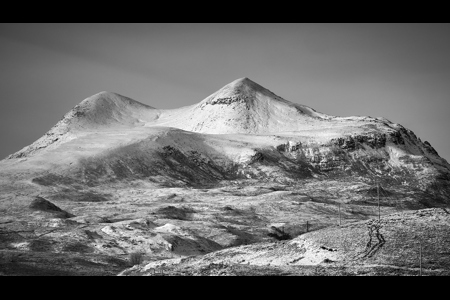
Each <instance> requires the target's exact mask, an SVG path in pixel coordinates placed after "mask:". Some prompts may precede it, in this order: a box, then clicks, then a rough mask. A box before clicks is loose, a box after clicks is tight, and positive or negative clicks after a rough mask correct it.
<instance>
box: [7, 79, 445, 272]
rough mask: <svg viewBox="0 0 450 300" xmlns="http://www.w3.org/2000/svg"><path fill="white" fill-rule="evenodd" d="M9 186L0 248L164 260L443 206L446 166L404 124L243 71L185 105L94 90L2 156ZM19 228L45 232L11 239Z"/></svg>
mask: <svg viewBox="0 0 450 300" xmlns="http://www.w3.org/2000/svg"><path fill="white" fill-rule="evenodd" d="M0 188H1V191H2V192H1V194H0V211H2V212H4V215H5V217H1V218H0V224H7V225H5V226H6V227H5V228H7V231H6V232H5V233H4V234H1V235H0V250H1V249H4V251H13V252H14V251H19V252H20V251H34V250H33V249H38V250H39V249H40V250H39V251H41V250H42V249H44V250H45V249H46V250H45V251H47V252H48V253H66V252H68V251H69V252H70V251H71V253H76V254H74V256H73V259H74V264H76V263H75V261H76V260H77V259H79V258H80V257H79V255H81V256H82V257H87V256H86V255H88V253H90V254H89V255H91V254H92V255H94V256H95V255H112V256H113V257H115V258H123V257H124V256H125V255H127V254H129V253H132V252H135V251H140V252H141V253H144V254H145V255H146V259H148V260H158V259H167V258H177V257H184V256H186V255H190V254H192V253H194V254H195V255H201V254H202V253H208V252H215V251H218V250H220V249H223V248H229V247H235V246H239V245H243V244H254V243H262V242H269V243H270V242H273V241H277V240H282V239H293V238H295V237H297V236H299V235H302V234H304V233H305V223H306V222H309V223H308V224H309V225H306V226H310V227H309V230H319V231H320V230H321V228H327V227H329V226H331V225H334V224H336V222H338V220H339V221H340V220H341V218H343V219H344V220H345V222H356V221H358V222H360V221H366V220H367V219H370V218H372V217H376V216H377V215H378V214H379V213H382V214H383V215H389V214H392V213H398V212H399V211H404V210H406V211H408V210H417V209H426V208H432V207H440V208H444V209H445V208H447V207H448V206H449V204H450V165H449V164H448V162H447V161H446V160H445V159H443V158H441V157H440V156H439V154H438V153H437V152H436V150H435V149H434V148H433V147H432V146H431V145H430V143H428V142H426V141H422V140H421V139H420V138H419V137H417V136H416V135H415V134H414V133H413V132H412V131H411V130H409V129H407V128H405V127H403V126H402V125H400V124H397V123H393V122H391V121H389V120H387V119H385V118H381V117H380V118H373V117H364V116H350V117H337V116H332V115H327V114H324V113H320V112H317V111H315V110H314V109H313V108H310V107H307V106H305V105H300V104H297V103H293V102H290V101H288V100H285V99H283V98H281V97H279V96H277V95H275V94H274V93H273V92H271V91H269V90H268V89H266V88H264V87H262V86H261V85H259V84H257V83H255V82H253V81H252V80H250V79H248V78H241V79H237V80H235V81H233V82H231V83H229V84H227V85H226V86H224V87H222V88H221V89H219V90H218V91H217V92H215V93H213V94H211V95H210V96H208V97H206V98H205V99H203V100H202V101H200V102H199V103H197V104H193V105H190V106H186V107H181V108H178V109H165V110H164V109H158V108H154V107H151V106H148V105H145V104H142V103H140V102H138V101H135V100H133V99H130V98H127V97H125V96H122V95H119V94H116V93H111V92H101V93H98V94H96V95H93V96H91V97H89V98H87V99H85V100H83V101H82V102H81V103H79V104H78V105H76V106H75V107H74V108H73V109H72V110H70V111H69V112H68V113H67V114H66V115H65V116H64V117H63V118H62V120H60V121H59V122H58V123H57V124H55V126H54V127H52V128H51V129H50V130H49V131H48V132H47V133H46V134H44V135H43V136H42V137H41V138H39V139H38V140H37V141H36V142H34V143H32V144H31V145H29V146H27V147H24V148H23V149H21V150H19V151H18V152H16V153H13V154H11V155H10V156H8V157H7V158H6V159H3V160H2V161H0ZM35 199H41V201H47V202H49V205H55V206H56V207H58V208H60V209H61V210H63V211H65V212H67V216H70V217H68V218H64V219H61V218H56V217H54V216H55V215H56V214H49V213H42V212H40V211H36V210H32V209H30V203H32V201H33V200H35ZM47 202H45V203H47ZM378 205H380V209H378V208H377V207H378ZM124 222H125V223H124ZM132 224H134V225H132ZM136 224H137V225H136ZM149 224H150V225H149ZM45 228H47V229H48V233H46V232H44V233H38V231H39V230H43V229H45ZM55 228H56V229H55ZM80 228H88V229H83V230H82V229H80ZM306 228H308V227H306ZM169 229H170V230H169ZM23 230H31V232H35V233H33V234H31V235H30V236H29V237H24V236H23V235H21V236H18V235H15V234H13V233H11V232H20V231H23ZM33 230H34V231H33ZM164 230H166V231H167V230H169V231H170V232H166V231H164ZM307 230H308V229H307ZM87 231H88V233H87ZM41 234H44V235H43V236H42V237H41ZM36 243H37V244H36ZM74 245H75V246H74ZM180 245H183V246H180ZM68 249H69V250H68ZM174 249H175V250H174ZM176 249H178V250H176ZM181 249H183V250H181ZM42 251H43V250H42ZM221 251H224V250H221ZM14 253H16V252H14ZM33 253H34V252H33ZM189 253H190V254H189ZM218 253H219V252H218ZM224 253H226V251H225V252H224ZM41 254H42V253H41ZM41 254H39V255H41ZM77 255H78V256H77ZM41 259H42V261H47V260H45V259H44V258H42V257H41ZM118 265H120V266H123V264H122V263H118ZM45 266H46V267H48V266H49V264H48V263H45Z"/></svg>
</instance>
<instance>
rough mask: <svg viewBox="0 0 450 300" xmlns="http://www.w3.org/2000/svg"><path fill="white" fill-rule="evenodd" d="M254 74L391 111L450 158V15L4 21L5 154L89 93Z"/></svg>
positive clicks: (203, 84)
mask: <svg viewBox="0 0 450 300" xmlns="http://www.w3.org/2000/svg"><path fill="white" fill-rule="evenodd" d="M241 77H248V78H250V79H251V80H253V81H255V82H257V83H259V84H260V85H262V86H264V87H265V88H267V89H269V90H271V91H272V92H274V93H275V94H277V95H279V96H281V97H283V98H285V99H286V100H289V101H292V102H296V103H300V104H304V105H307V106H310V107H312V108H314V109H316V110H317V111H320V112H323V113H327V114H331V115H337V116H353V115H363V116H372V117H385V118H387V119H389V120H391V121H392V122H396V123H400V124H402V125H403V126H405V127H407V128H409V129H411V130H412V131H414V132H415V133H416V135H417V136H419V137H420V138H421V139H422V140H423V141H425V140H426V141H429V142H430V143H431V145H432V146H433V147H434V148H435V149H436V150H437V151H438V153H439V154H440V155H441V156H442V157H443V158H445V159H446V160H447V161H449V162H450V140H449V130H450V118H449V113H450V24H448V23H447V24H302V23H300V24H151V23H150V24H5V23H3V24H0V91H1V97H2V98H1V100H0V159H1V158H4V157H6V156H7V155H9V154H11V153H13V152H16V151H18V150H20V149H21V148H22V147H24V146H27V145H29V144H31V143H32V142H34V141H35V140H36V139H38V138H39V137H41V136H42V135H43V134H45V133H46V132H47V131H48V130H49V129H50V128H51V127H52V126H53V125H54V124H56V122H58V121H59V120H60V119H61V118H62V116H63V115H64V114H65V113H67V112H68V111H69V110H70V109H71V108H72V107H74V106H75V105H77V104H78V103H79V102H81V101H82V100H83V99H85V98H87V97H89V96H91V95H93V94H96V93H98V92H101V91H110V92H116V93H119V94H121V95H124V96H127V97H130V98H132V99H135V100H137V101H140V102H142V103H145V104H148V105H150V106H153V107H156V108H177V107H181V106H186V105H191V104H195V103H197V102H200V101H201V100H203V99H204V98H206V97H207V96H208V95H210V94H212V93H213V92H215V91H216V90H218V89H220V88H221V87H222V86H224V85H226V84H228V83H230V82H231V81H233V80H235V79H237V78H241Z"/></svg>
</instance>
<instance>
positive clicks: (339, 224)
mask: <svg viewBox="0 0 450 300" xmlns="http://www.w3.org/2000/svg"><path fill="white" fill-rule="evenodd" d="M339 226H341V204H340V203H339Z"/></svg>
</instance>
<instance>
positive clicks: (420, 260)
mask: <svg viewBox="0 0 450 300" xmlns="http://www.w3.org/2000/svg"><path fill="white" fill-rule="evenodd" d="M419 270H420V271H419V276H422V242H420V248H419Z"/></svg>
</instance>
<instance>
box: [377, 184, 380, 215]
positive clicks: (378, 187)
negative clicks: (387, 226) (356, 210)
mask: <svg viewBox="0 0 450 300" xmlns="http://www.w3.org/2000/svg"><path fill="white" fill-rule="evenodd" d="M377 197H378V221H380V215H381V214H380V183H379V182H377Z"/></svg>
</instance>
